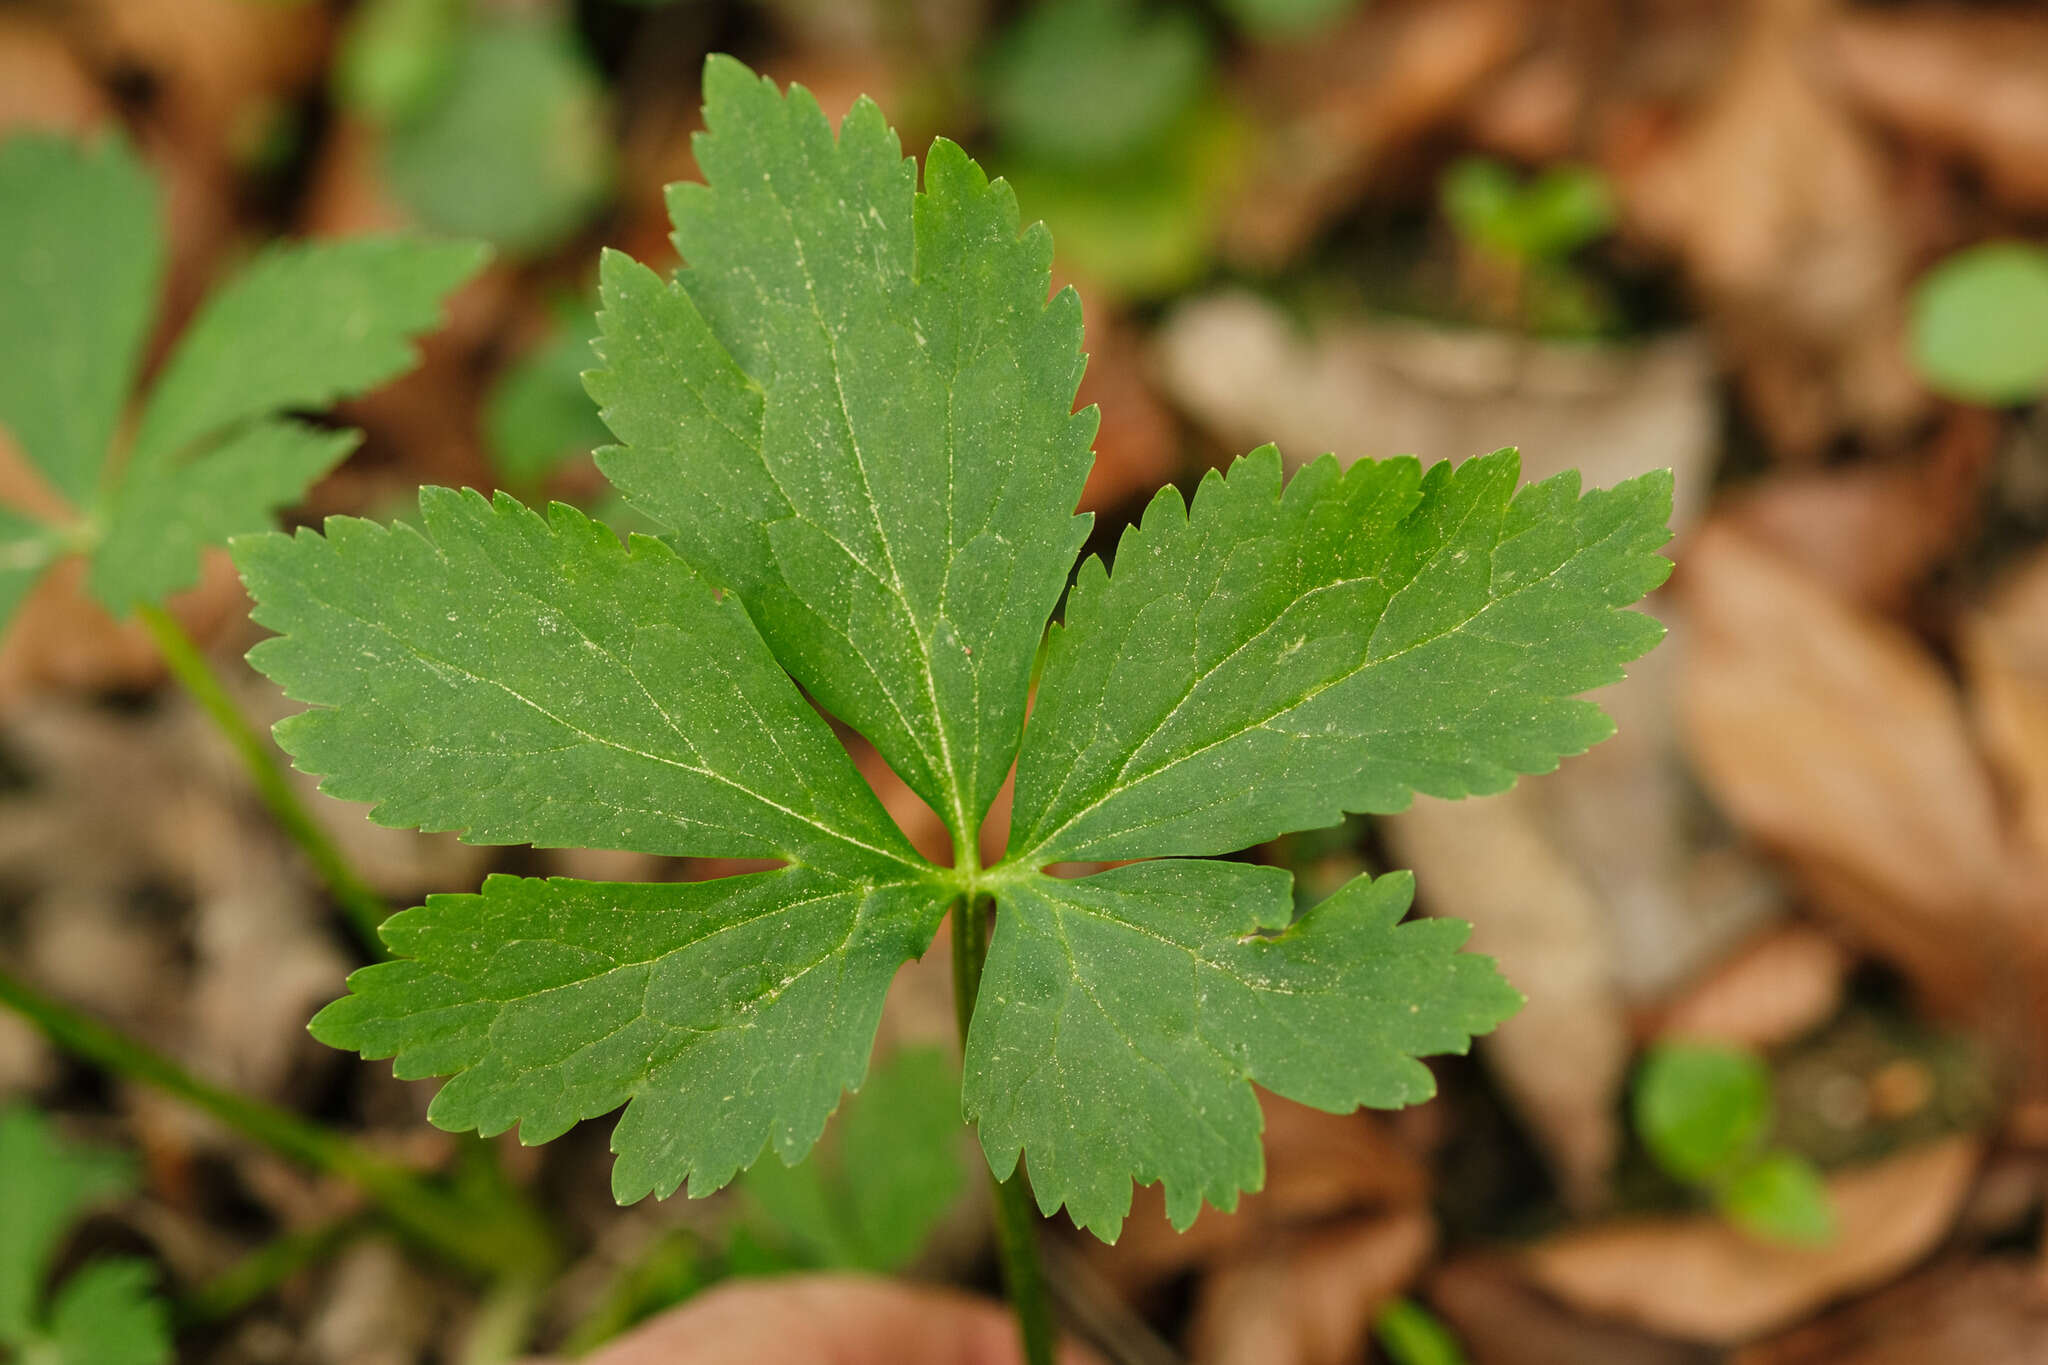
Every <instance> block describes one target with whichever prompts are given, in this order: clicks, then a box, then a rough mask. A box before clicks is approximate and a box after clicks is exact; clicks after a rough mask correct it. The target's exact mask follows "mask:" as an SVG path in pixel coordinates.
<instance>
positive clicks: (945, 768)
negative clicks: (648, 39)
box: [765, 141, 975, 840]
mask: <svg viewBox="0 0 2048 1365" xmlns="http://www.w3.org/2000/svg"><path fill="white" fill-rule="evenodd" d="M834 146H835V147H836V146H837V143H836V141H835V143H834ZM765 183H766V185H767V189H768V195H769V197H770V198H772V199H773V200H774V201H775V207H776V209H777V210H779V211H780V212H781V214H782V221H783V222H784V223H785V224H787V225H788V227H789V238H790V243H791V246H792V247H793V248H794V250H795V252H796V267H797V273H798V274H799V275H801V276H802V278H803V282H804V297H805V299H806V300H807V301H808V302H809V304H810V306H811V318H812V320H813V321H814V322H816V323H817V325H818V334H819V335H820V336H821V337H823V338H824V340H825V348H826V351H827V352H828V353H829V355H830V357H831V368H832V393H833V397H834V398H835V399H836V400H837V403H838V407H839V420H840V422H841V424H842V425H843V427H844V429H845V431H846V440H847V444H848V445H849V446H851V447H852V450H853V463H854V468H855V469H857V470H859V471H860V487H861V492H862V494H864V495H865V497H866V499H867V504H868V516H869V518H870V519H871V520H872V521H873V522H874V524H875V536H876V539H877V540H878V541H880V543H881V546H882V559H883V561H884V562H885V563H887V565H888V566H889V579H888V585H889V587H890V588H891V590H892V591H893V592H894V593H895V596H896V600H897V602H898V603H899V604H900V605H901V606H902V608H903V614H904V615H905V616H906V617H908V618H909V620H910V637H911V639H913V640H915V641H916V642H917V652H918V656H919V657H920V658H921V659H922V660H923V667H922V668H921V669H920V670H919V673H920V675H921V678H920V680H921V681H922V682H923V684H924V693H925V699H926V701H928V702H929V703H930V704H931V728H932V730H933V732H934V733H935V734H936V736H937V738H938V743H939V753H938V762H936V763H934V762H933V756H932V752H931V750H930V749H929V748H928V747H927V746H926V742H925V738H924V736H923V735H921V734H919V733H918V730H917V727H914V726H911V725H910V724H909V723H908V720H909V718H908V717H907V716H904V715H903V711H902V708H901V707H896V714H897V716H898V717H899V718H900V719H902V720H904V722H905V725H904V730H905V733H906V735H907V736H908V737H909V739H910V742H911V743H912V744H914V745H916V746H917V751H918V753H919V755H920V756H921V757H922V758H923V759H924V762H925V766H926V767H927V768H930V769H931V770H932V772H933V775H934V776H936V777H938V778H939V780H940V782H941V783H942V784H943V785H944V788H945V792H946V797H947V800H948V801H949V802H950V803H951V805H952V807H953V810H952V817H951V821H950V823H951V824H952V827H953V828H952V833H953V837H954V839H955V840H968V839H972V838H974V837H975V831H974V830H973V829H971V828H969V827H968V823H967V814H966V797H965V795H964V793H963V792H962V790H961V783H960V772H959V770H958V768H957V767H956V766H955V760H954V758H953V744H952V734H951V730H950V728H949V727H948V726H947V724H946V718H945V713H944V711H943V710H942V709H941V707H940V705H939V689H938V679H937V676H936V665H935V664H934V662H933V660H932V647H931V641H930V639H928V638H927V636H926V632H925V628H924V623H923V622H922V621H921V620H919V618H918V614H917V609H916V608H915V607H913V606H912V605H911V604H910V594H909V590H908V589H907V588H906V587H905V586H904V583H903V572H902V570H901V568H899V567H898V565H897V563H896V553H895V549H894V547H893V546H892V545H891V544H890V543H889V532H888V529H887V527H886V526H885V525H884V524H883V520H882V506H881V502H880V501H879V500H878V499H877V498H876V497H875V489H874V483H873V481H872V480H871V479H870V478H869V477H868V462H867V452H866V451H865V450H864V449H863V448H862V446H861V439H860V433H859V432H858V431H857V430H855V427H854V421H853V411H852V409H851V408H850V407H849V406H848V405H847V401H846V380H845V376H844V375H843V374H842V373H841V371H840V365H839V338H838V337H837V336H836V335H835V334H834V333H833V331H832V329H831V327H830V326H828V325H827V324H826V322H825V313H824V310H823V309H822V308H820V307H819V306H818V289H817V282H816V281H815V280H814V279H813V278H812V275H811V267H810V261H809V258H808V257H807V256H806V255H805V253H804V239H803V234H802V233H801V232H800V231H798V230H797V225H796V218H795V216H794V215H793V214H791V213H790V211H789V205H788V204H787V203H785V202H784V201H783V198H782V195H781V193H780V192H779V191H778V190H777V188H776V186H775V182H774V180H773V179H772V178H771V179H768V180H767V181H766V182H765ZM915 233H916V230H915V226H914V225H913V228H912V236H913V240H914V238H915ZM876 273H877V275H879V274H880V271H879V270H878V271H877V272H876ZM842 548H844V547H842ZM848 553H849V554H851V553H852V551H850V550H849V551H848ZM888 691H889V689H888V688H887V687H886V686H885V687H884V688H883V692H884V693H885V694H886V693H888ZM891 705H892V706H894V705H895V703H894V700H893V698H892V700H891Z"/></svg>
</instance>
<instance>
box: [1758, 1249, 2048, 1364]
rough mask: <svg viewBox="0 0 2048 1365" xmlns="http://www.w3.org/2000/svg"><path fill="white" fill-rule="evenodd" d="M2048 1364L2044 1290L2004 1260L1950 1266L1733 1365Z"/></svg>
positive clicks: (2034, 1277)
mask: <svg viewBox="0 0 2048 1365" xmlns="http://www.w3.org/2000/svg"><path fill="white" fill-rule="evenodd" d="M2044 1360H2048V1289H2044V1286H2043V1283H2042V1280H2041V1278H2040V1276H2039V1274H2038V1273H2037V1272H2036V1270H2035V1269H2034V1267H2032V1266H2030V1265H2028V1264H2027V1263H2026V1262H2024V1261H2017V1260H2012V1259H2009V1258H2003V1259H1998V1260H1984V1261H1978V1262H1975V1263H1973V1264H1968V1265H1947V1266H1941V1267H1939V1268H1937V1269H1934V1270H1929V1271H1927V1272H1926V1273H1925V1274H1922V1275H1916V1276H1914V1277H1913V1278H1912V1279H1910V1280H1907V1281H1905V1282H1904V1283H1901V1284H1897V1285H1894V1286H1892V1287H1891V1288H1889V1289H1887V1290H1885V1291H1884V1292H1883V1293H1880V1294H1876V1295H1873V1296H1872V1297H1870V1298H1869V1299H1867V1300H1865V1301H1864V1302H1862V1303H1859V1304H1856V1305H1854V1306H1853V1307H1850V1308H1845V1309H1843V1310H1842V1311H1840V1312H1838V1313H1833V1314H1830V1315H1829V1316H1828V1317H1826V1318H1823V1319H1821V1320H1820V1321H1819V1322H1816V1323H1812V1324H1810V1325H1808V1326H1805V1327H1801V1328H1799V1329H1798V1330H1797V1331H1794V1332H1791V1333H1789V1334H1787V1335H1786V1336H1784V1337H1781V1338H1779V1339H1778V1340H1776V1341H1770V1342H1763V1343H1759V1344H1758V1345H1755V1346H1752V1347H1750V1348H1748V1349H1747V1350H1745V1351H1742V1352H1740V1353H1739V1354H1737V1356H1736V1357H1735V1360H1734V1362H1733V1365H2040V1362H2042V1361H2044Z"/></svg>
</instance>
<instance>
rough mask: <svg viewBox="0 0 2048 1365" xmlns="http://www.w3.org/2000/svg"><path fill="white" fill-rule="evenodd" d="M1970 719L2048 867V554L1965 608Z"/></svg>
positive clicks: (2026, 836)
mask: <svg viewBox="0 0 2048 1365" xmlns="http://www.w3.org/2000/svg"><path fill="white" fill-rule="evenodd" d="M1961 646H1962V655H1963V662H1964V666H1965V668H1966V670H1967V672H1968V675H1969V681H1970V692H1971V698H1972V702H1973V710H1974V714H1973V717H1972V719H1973V720H1974V722H1975V724H1976V729H1977V733H1978V735H1979V736H1980V737H1981V739H1982V742H1983V745H1984V751H1985V753H1986V754H1987V755H1988V756H1989V757H1990V760H1991V763H1992V765H1993V766H1994V767H1995V769H1996V770H1997V772H1998V776H1999V780H2000V782H2001V783H2002V784H2003V787H2004V790H2005V793H2006V795H2007V797H2008V798H2009V800H2010V801H2011V803H2012V807H2013V813H2014V820H2015V823H2016V825H2017V827H2018V834H2019V837H2020V839H2021V840H2022V841H2023V842H2024V844H2025V845H2026V847H2027V849H2028V850H2029V852H2030V854H2031V855H2032V857H2033V859H2034V865H2035V870H2036V871H2039V870H2040V869H2041V868H2044V867H2048V555H2039V556H2036V558H2035V559H2034V560H2033V561H2032V562H2031V563H2030V564H2027V565H2025V566H2023V567H2022V568H2021V569H2020V570H2019V571H2018V572H2017V573H2015V574H2014V575H2012V577H2011V578H2010V579H2008V580H2007V582H2006V583H2005V585H2004V586H2003V587H2002V588H2001V589H2000V590H1999V591H1998V592H1997V593H1996V594H1995V595H1994V596H1993V597H1992V599H1991V600H1990V601H1989V602H1988V603H1986V604H1985V606H1984V607H1983V609H1982V610H1980V611H1977V612H1973V613H1971V614H1969V615H1968V616H1966V617H1965V618H1964V621H1963V625H1962V634H1961Z"/></svg>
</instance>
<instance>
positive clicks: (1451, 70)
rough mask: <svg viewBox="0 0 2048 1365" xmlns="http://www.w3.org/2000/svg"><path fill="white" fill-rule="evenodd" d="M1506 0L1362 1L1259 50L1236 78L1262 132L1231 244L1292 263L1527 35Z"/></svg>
mask: <svg viewBox="0 0 2048 1365" xmlns="http://www.w3.org/2000/svg"><path fill="white" fill-rule="evenodd" d="M1526 17H1527V16H1526V13H1525V11H1524V10H1523V9H1522V7H1521V6H1519V5H1516V4H1512V3H1506V2H1505V0H1403V2H1401V3H1378V4H1373V5H1370V6H1361V7H1360V9H1359V12H1358V14H1357V15H1356V17H1354V18H1353V19H1351V20H1350V21H1349V22H1347V23H1345V24H1343V25H1342V26H1340V27H1339V28H1337V29H1336V30H1335V31H1334V32H1329V33H1323V34H1319V35H1317V36H1316V37H1315V39H1313V40H1312V41H1305V42H1300V43H1288V44H1278V45H1274V46H1271V47H1265V48H1260V49H1256V50H1254V52H1253V53H1252V55H1251V58H1250V61H1249V64H1248V65H1247V66H1246V68H1245V69H1244V70H1243V71H1242V72H1241V73H1240V74H1239V78H1238V80H1237V82H1236V84H1237V86H1238V89H1239V92H1240V94H1241V96H1242V98H1243V99H1244V100H1245V102H1246V103H1247V105H1248V106H1249V107H1250V108H1251V109H1252V111H1253V113H1254V114H1255V116H1256V117H1258V118H1259V119H1260V120H1261V122H1262V123H1264V124H1265V126H1266V133H1265V136H1264V137H1263V138H1262V139H1261V140H1260V145H1259V146H1258V147H1257V149H1255V150H1254V152H1253V153H1252V164H1251V167H1250V169H1249V173H1248V175H1247V179H1246V183H1245V185H1244V188H1243V190H1242V192H1240V193H1239V194H1237V195H1236V196H1235V197H1234V199H1233V208H1232V211H1231V215H1230V217H1229V218H1228V220H1227V221H1226V223H1225V227H1224V251H1225V253H1226V254H1227V255H1228V256H1229V257H1230V258H1231V259H1232V260H1233V261H1234V262H1236V263H1238V264H1240V265H1244V266H1249V267H1253V268H1258V269H1270V268H1272V267H1274V266H1277V265H1281V264H1284V263H1285V262H1287V261H1288V260H1290V259H1292V258H1293V257H1294V256H1296V255H1297V254H1299V252H1300V251H1301V249H1302V248H1303V247H1304V246H1306V245H1307V244H1308V242H1309V241H1310V240H1311V239H1313V238H1314V236H1315V234H1316V233H1317V232H1318V231H1319V230H1320V229H1321V228H1322V227H1323V225H1324V224H1325V223H1326V222H1327V221H1329V219H1330V218H1331V217H1333V216H1334V215H1336V214H1337V213H1339V212H1341V211H1342V210H1343V209H1344V208H1346V207H1347V206H1348V205H1350V204H1351V202H1352V201H1353V200H1354V199H1355V198H1356V197H1357V195H1358V194H1359V192H1360V191H1361V190H1363V189H1364V188H1365V187H1366V186H1367V185H1368V184H1370V183H1371V181H1372V180H1373V178H1374V176H1375V175H1376V174H1377V173H1379V171H1380V170H1381V169H1382V168H1383V167H1384V165H1385V164H1386V163H1387V162H1388V161H1389V160H1390V159H1392V158H1394V157H1396V156H1398V155H1399V154H1400V153H1402V152H1403V151H1405V150H1406V149H1407V148H1408V146H1409V144H1411V143H1413V142H1414V141H1415V140H1416V139H1418V138H1419V137H1421V136H1422V135H1423V134H1425V133H1427V132H1428V131H1429V130H1430V129H1432V128H1434V127H1437V126H1440V125H1442V124H1445V123H1447V122H1449V121H1451V120H1452V119H1454V118H1456V117H1457V116H1458V114H1459V113H1460V112H1461V110H1462V107H1463V104H1464V102H1465V100H1466V99H1467V97H1468V96H1470V95H1471V94H1472V93H1473V91H1475V90H1476V89H1477V88H1478V86H1479V83H1480V82H1481V81H1483V80H1485V79H1486V77H1487V76H1488V75H1489V74H1491V73H1492V72H1494V71H1496V70H1498V69H1500V68H1501V67H1503V66H1505V65H1506V64H1507V63H1508V62H1509V61H1510V60H1511V59H1512V58H1513V57H1514V56H1515V55H1516V53H1517V52H1518V51H1519V50H1520V48H1521V46H1522V43H1523V41H1524V38H1525V32H1524V28H1525V24H1526Z"/></svg>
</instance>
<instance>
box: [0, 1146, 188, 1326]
mask: <svg viewBox="0 0 2048 1365" xmlns="http://www.w3.org/2000/svg"><path fill="white" fill-rule="evenodd" d="M134 1188H135V1173H134V1168H133V1166H132V1165H131V1163H130V1162H129V1161H128V1159H127V1158H126V1157H125V1156H123V1155H122V1154H120V1153H118V1152H110V1151H103V1150H100V1149H98V1148H92V1147H84V1146H76V1145H73V1144H69V1143H66V1142H64V1141H62V1140H61V1139H60V1138H59V1137H58V1136H57V1133H56V1132H55V1130H53V1129H52V1128H51V1126H50V1124H49V1121H48V1120H47V1119H45V1118H44V1117H43V1116H42V1115H41V1114H39V1113H37V1112H36V1111H35V1110H34V1109H31V1108H29V1107H28V1106H26V1105H14V1106H10V1107H7V1108H4V1109H0V1358H6V1359H11V1360H14V1361H18V1362H19V1365H162V1362H165V1361H168V1360H170V1358H171V1332H170V1319H169V1314H168V1313H166V1312H165V1310H164V1305H163V1304H162V1302H161V1301H160V1300H158V1299H157V1297H156V1295H155V1292H154V1284H155V1280H156V1271H155V1268H154V1267H152V1266H151V1265H150V1263H149V1262H147V1261H144V1260H140V1259H137V1258H135V1257H127V1256H123V1257H105V1258H100V1259H95V1260H92V1261H89V1262H87V1263H86V1264H85V1265H83V1266H81V1267H79V1268H78V1269H77V1270H76V1271H73V1272H72V1273H71V1274H70V1275H68V1276H66V1277H65V1279H64V1282H63V1283H62V1284H61V1285H57V1286H55V1287H54V1289H52V1287H51V1286H50V1285H49V1284H48V1280H49V1278H50V1274H51V1272H52V1271H53V1270H54V1269H55V1268H56V1261H57V1253H58V1252H59V1251H61V1250H62V1249H63V1246H64V1241H65V1238H66V1237H68V1236H69V1235H70V1233H71V1230H72V1228H73V1227H74V1226H75V1225H76V1224H77V1223H78V1221H79V1220H80V1219H81V1218H83V1217H84V1216H85V1215H86V1214H88V1213H90V1212H92V1211H93V1210H94V1209H97V1208H100V1207H102V1206H103V1205H106V1204H108V1203H111V1202H113V1201H115V1200H118V1199H121V1198H123V1197H125V1196H126V1195H128V1194H130V1193H131V1192H132V1191H133V1190H134ZM10 1352H11V1354H10Z"/></svg>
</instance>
